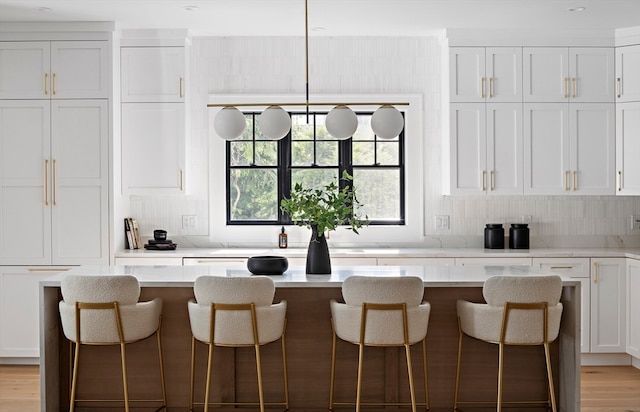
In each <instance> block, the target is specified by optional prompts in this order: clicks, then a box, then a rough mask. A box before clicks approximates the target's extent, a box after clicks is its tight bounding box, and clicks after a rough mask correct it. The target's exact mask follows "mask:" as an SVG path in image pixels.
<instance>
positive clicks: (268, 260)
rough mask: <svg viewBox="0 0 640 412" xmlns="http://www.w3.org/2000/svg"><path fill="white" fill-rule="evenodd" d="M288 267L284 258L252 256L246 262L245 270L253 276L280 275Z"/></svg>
mask: <svg viewBox="0 0 640 412" xmlns="http://www.w3.org/2000/svg"><path fill="white" fill-rule="evenodd" d="M288 267H289V261H288V260H287V258H286V257H284V256H252V257H250V258H249V260H248V261H247V269H249V272H251V273H253V274H254V275H282V274H283V273H284V272H285V271H286V270H287V268H288Z"/></svg>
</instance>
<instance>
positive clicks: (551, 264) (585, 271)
mask: <svg viewBox="0 0 640 412" xmlns="http://www.w3.org/2000/svg"><path fill="white" fill-rule="evenodd" d="M533 266H534V267H536V268H538V269H544V270H548V271H549V272H550V273H555V274H558V275H563V276H569V277H571V278H575V279H577V280H579V281H580V306H581V309H580V352H582V353H589V352H590V344H589V341H590V340H591V279H590V260H589V258H533Z"/></svg>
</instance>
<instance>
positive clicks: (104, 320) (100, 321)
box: [59, 274, 162, 344]
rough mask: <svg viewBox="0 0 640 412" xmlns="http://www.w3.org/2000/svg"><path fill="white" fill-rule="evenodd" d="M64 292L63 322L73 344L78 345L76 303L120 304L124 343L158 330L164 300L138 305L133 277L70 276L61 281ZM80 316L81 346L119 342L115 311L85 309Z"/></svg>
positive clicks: (61, 302) (137, 290)
mask: <svg viewBox="0 0 640 412" xmlns="http://www.w3.org/2000/svg"><path fill="white" fill-rule="evenodd" d="M61 291H62V298H63V300H62V301H60V303H59V309H60V320H61V323H62V329H63V332H64V335H65V336H66V337H67V339H69V340H70V341H72V342H77V337H76V322H75V316H76V313H75V310H76V309H75V304H76V302H82V303H110V302H118V304H119V309H120V315H121V321H122V329H123V334H124V340H125V342H132V341H136V340H140V339H144V338H147V337H149V336H151V335H152V334H153V333H154V332H155V331H156V330H157V329H158V325H159V323H160V315H161V313H162V300H161V299H160V298H155V299H153V300H151V301H148V302H138V297H139V296H140V285H139V284H138V280H137V279H136V278H135V277H134V276H130V275H74V274H69V275H66V276H65V277H63V278H62V282H61ZM80 313H81V314H80V331H81V337H80V338H81V342H82V343H103V344H116V343H119V342H120V338H119V336H118V328H117V323H116V316H115V311H114V310H112V309H82V310H81V311H80Z"/></svg>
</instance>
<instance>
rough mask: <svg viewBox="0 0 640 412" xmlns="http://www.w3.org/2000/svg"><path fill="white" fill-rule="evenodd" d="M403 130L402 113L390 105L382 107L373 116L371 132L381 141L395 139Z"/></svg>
mask: <svg viewBox="0 0 640 412" xmlns="http://www.w3.org/2000/svg"><path fill="white" fill-rule="evenodd" d="M403 128H404V118H403V117H402V113H400V112H399V111H398V109H396V108H395V107H393V106H391V105H389V104H385V105H382V106H380V107H379V108H378V110H376V111H375V112H374V113H373V116H371V130H373V133H375V134H376V136H378V137H379V138H380V139H394V138H395V137H397V136H398V135H399V134H400V132H401V131H402V129H403Z"/></svg>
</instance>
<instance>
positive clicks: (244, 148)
mask: <svg viewBox="0 0 640 412" xmlns="http://www.w3.org/2000/svg"><path fill="white" fill-rule="evenodd" d="M258 115H259V113H253V112H251V113H245V117H246V119H247V129H246V130H245V133H244V134H243V136H241V138H240V139H238V140H234V141H230V142H227V143H226V155H227V156H226V157H227V168H226V170H227V178H226V182H227V224H228V225H283V224H289V223H291V220H290V219H289V217H288V216H286V215H283V214H282V212H280V207H279V205H280V200H281V199H283V198H285V197H288V194H289V191H290V189H291V188H292V187H293V186H294V185H295V184H296V183H301V184H302V185H303V186H306V187H321V186H324V185H325V184H328V183H329V182H331V181H336V182H337V181H338V176H341V175H342V172H343V171H347V173H349V174H350V175H352V176H353V186H354V187H355V189H356V194H357V196H358V199H359V200H360V202H361V203H362V206H361V208H360V210H359V211H358V213H359V214H360V215H362V216H365V215H366V216H368V219H369V222H370V224H371V225H404V223H405V205H404V198H405V196H404V193H405V179H404V131H403V132H402V133H401V134H400V136H398V137H397V138H395V139H392V140H382V139H378V138H377V137H376V136H375V135H374V134H373V132H372V131H371V126H370V122H371V116H372V113H371V112H359V113H357V116H358V129H357V130H356V133H355V134H354V136H353V137H352V138H351V139H347V140H336V139H334V138H333V137H332V136H331V135H329V133H328V132H327V129H326V128H325V126H324V121H325V118H326V113H321V112H311V113H309V121H308V122H307V115H306V113H297V112H291V113H290V115H291V124H292V127H291V132H290V133H289V134H288V135H287V136H285V137H284V138H283V139H282V140H279V141H272V140H268V139H266V138H265V137H264V136H263V135H262V133H261V131H260V127H259V125H258V122H257V121H256V119H257V117H258Z"/></svg>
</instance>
